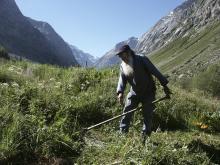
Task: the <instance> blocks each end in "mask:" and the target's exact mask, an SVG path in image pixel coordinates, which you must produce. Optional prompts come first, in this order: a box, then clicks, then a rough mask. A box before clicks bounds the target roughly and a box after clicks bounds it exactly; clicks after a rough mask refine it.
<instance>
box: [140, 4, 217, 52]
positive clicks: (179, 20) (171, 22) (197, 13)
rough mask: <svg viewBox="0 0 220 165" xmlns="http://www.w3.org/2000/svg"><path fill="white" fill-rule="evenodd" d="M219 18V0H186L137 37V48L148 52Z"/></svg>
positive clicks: (202, 27)
mask: <svg viewBox="0 0 220 165" xmlns="http://www.w3.org/2000/svg"><path fill="white" fill-rule="evenodd" d="M219 19H220V1H219V0H187V1H185V2H184V3H183V4H182V5H180V6H178V7H177V8H176V9H174V10H173V11H171V12H170V13H169V15H167V16H165V17H163V18H162V19H160V20H159V21H158V22H157V23H156V25H155V26H154V27H153V28H151V29H150V30H149V31H148V32H146V33H145V34H144V35H143V36H142V37H140V38H139V42H138V45H137V48H136V49H137V50H138V51H139V52H142V53H145V54H149V53H151V52H152V51H155V50H157V49H159V48H161V47H163V46H165V45H166V44H168V43H170V42H171V41H173V40H174V39H177V38H180V37H183V36H187V35H189V33H190V31H191V30H194V31H195V32H196V31H199V30H202V29H204V28H205V27H206V26H207V25H208V24H210V23H211V22H213V21H215V20H219Z"/></svg>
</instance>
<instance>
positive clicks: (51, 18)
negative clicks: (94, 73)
mask: <svg viewBox="0 0 220 165" xmlns="http://www.w3.org/2000/svg"><path fill="white" fill-rule="evenodd" d="M183 2H184V0H62V1H61V0H16V3H17V5H18V7H19V8H20V10H21V12H22V13H23V15H25V16H28V17H31V18H33V19H36V20H41V21H45V22H48V23H49V24H50V25H52V26H53V28H54V29H55V30H56V32H57V33H58V34H59V35H60V36H61V37H62V38H63V39H64V40H65V41H67V42H68V43H70V44H72V45H75V46H77V47H78V48H80V49H82V50H83V51H85V52H87V53H90V54H92V55H94V56H98V57H100V56H102V55H104V53H106V52H107V51H109V50H110V49H112V48H113V47H114V46H115V44H117V43H118V42H120V41H123V40H126V39H128V38H129V37H132V36H134V37H140V36H141V35H142V34H144V33H145V32H146V31H148V30H149V28H150V27H152V26H153V25H154V24H155V23H156V22H157V21H158V20H159V19H160V18H161V17H163V16H165V15H167V14H169V12H170V11H172V10H173V9H174V8H175V7H177V6H178V5H180V4H181V3H183Z"/></svg>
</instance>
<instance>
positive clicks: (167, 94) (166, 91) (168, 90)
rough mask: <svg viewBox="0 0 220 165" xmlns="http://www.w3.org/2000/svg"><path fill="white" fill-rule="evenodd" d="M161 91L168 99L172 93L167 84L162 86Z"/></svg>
mask: <svg viewBox="0 0 220 165" xmlns="http://www.w3.org/2000/svg"><path fill="white" fill-rule="evenodd" d="M163 91H164V93H165V94H166V97H167V98H168V99H170V95H171V94H172V92H171V91H170V89H169V88H168V87H167V86H164V87H163Z"/></svg>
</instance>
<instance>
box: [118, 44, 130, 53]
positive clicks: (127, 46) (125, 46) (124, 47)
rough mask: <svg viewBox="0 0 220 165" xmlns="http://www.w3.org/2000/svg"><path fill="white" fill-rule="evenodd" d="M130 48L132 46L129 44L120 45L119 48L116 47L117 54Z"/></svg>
mask: <svg viewBox="0 0 220 165" xmlns="http://www.w3.org/2000/svg"><path fill="white" fill-rule="evenodd" d="M128 50H131V48H130V46H129V45H123V46H121V47H119V48H118V49H116V55H119V54H121V53H123V52H126V51H128Z"/></svg>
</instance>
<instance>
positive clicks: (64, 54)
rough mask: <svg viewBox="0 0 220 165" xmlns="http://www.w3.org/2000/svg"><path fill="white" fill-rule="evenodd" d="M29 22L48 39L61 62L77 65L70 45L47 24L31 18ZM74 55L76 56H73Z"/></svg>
mask: <svg viewBox="0 0 220 165" xmlns="http://www.w3.org/2000/svg"><path fill="white" fill-rule="evenodd" d="M27 20H28V21H29V22H30V23H31V24H32V25H33V27H34V28H36V29H37V30H39V31H40V32H41V33H42V34H43V35H44V36H45V38H46V39H47V41H48V42H49V43H50V45H52V47H53V50H54V51H55V52H57V53H58V54H59V55H60V56H59V61H60V62H61V63H65V62H67V61H72V62H74V63H75V64H76V63H77V61H76V59H75V58H74V57H75V55H74V54H73V52H72V50H71V49H70V47H69V45H68V44H67V43H66V42H65V41H64V40H63V39H62V38H61V37H60V36H59V34H57V33H56V31H55V30H54V29H53V28H52V27H51V26H50V25H49V24H48V23H46V22H42V21H36V20H33V19H31V18H27ZM73 55H74V56H73Z"/></svg>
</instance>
